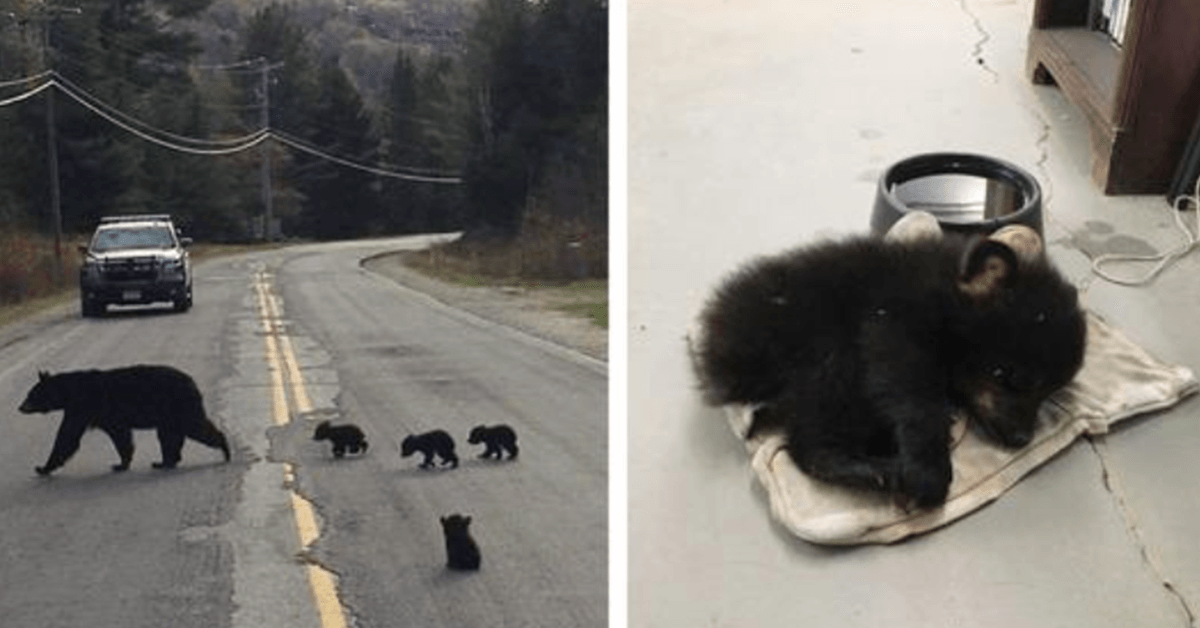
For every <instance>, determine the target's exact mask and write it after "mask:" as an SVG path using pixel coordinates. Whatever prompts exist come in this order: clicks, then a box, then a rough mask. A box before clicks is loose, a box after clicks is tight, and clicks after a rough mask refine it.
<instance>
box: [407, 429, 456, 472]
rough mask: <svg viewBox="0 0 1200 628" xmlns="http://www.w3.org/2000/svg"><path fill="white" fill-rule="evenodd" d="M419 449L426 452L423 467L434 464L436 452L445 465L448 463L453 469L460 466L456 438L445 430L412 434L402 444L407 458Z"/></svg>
mask: <svg viewBox="0 0 1200 628" xmlns="http://www.w3.org/2000/svg"><path fill="white" fill-rule="evenodd" d="M418 451H419V452H421V453H422V454H425V460H424V462H422V463H421V468H422V469H428V468H429V467H432V466H433V456H434V455H435V454H436V455H437V456H438V457H440V458H441V459H442V465H443V466H445V465H447V464H448V465H450V468H452V469H453V468H457V467H458V456H456V455H455V454H454V439H453V438H451V437H450V435H449V434H447V433H446V432H445V430H433V431H430V432H425V433H424V434H410V435H409V436H408V437H406V438H405V439H404V442H403V443H401V444H400V456H401V457H404V458H407V457H409V456H411V455H413V454H414V453H416V452H418Z"/></svg>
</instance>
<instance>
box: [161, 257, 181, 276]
mask: <svg viewBox="0 0 1200 628" xmlns="http://www.w3.org/2000/svg"><path fill="white" fill-rule="evenodd" d="M159 271H160V272H161V273H162V274H163V275H167V276H171V277H178V276H181V275H183V260H178V259H169V260H164V261H163V263H162V266H160V267H159Z"/></svg>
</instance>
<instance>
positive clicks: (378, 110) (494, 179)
mask: <svg viewBox="0 0 1200 628" xmlns="http://www.w3.org/2000/svg"><path fill="white" fill-rule="evenodd" d="M59 2H61V4H60V3H59ZM607 29H608V24H607V3H606V2H604V1H603V0H542V1H540V2H527V1H526V0H445V1H434V0H408V1H396V0H387V1H384V0H296V1H293V2H287V3H280V2H264V1H261V0H156V1H154V2H150V1H148V0H71V2H70V3H69V4H68V3H67V0H55V2H53V3H47V4H40V5H37V4H33V3H30V2H27V1H25V0H0V105H3V106H0V143H2V144H3V146H4V147H5V149H4V150H3V151H0V221H2V222H3V224H5V225H8V226H10V227H11V226H22V227H25V228H34V229H37V230H39V231H42V232H48V231H52V226H53V225H52V224H51V219H50V212H49V211H48V208H49V207H50V204H51V197H50V194H51V193H50V189H51V186H50V183H49V181H50V175H49V173H50V168H51V166H50V160H49V159H48V153H47V146H48V132H49V131H50V130H51V126H50V123H49V122H48V120H47V111H48V107H49V106H50V104H51V103H49V102H48V101H49V100H50V99H51V98H52V99H53V109H52V115H51V117H50V120H52V121H53V131H54V132H55V134H56V136H57V138H56V142H55V145H56V147H57V153H58V155H57V167H58V171H59V177H58V178H59V181H60V183H61V209H62V222H63V228H64V229H65V230H66V231H67V232H87V231H89V230H90V229H91V227H92V226H93V225H94V224H95V222H96V220H97V219H98V218H99V216H101V215H105V214H114V213H125V212H130V213H132V212H168V213H171V214H174V215H175V216H176V217H177V218H178V219H179V221H180V222H181V223H182V224H183V225H184V226H185V228H186V229H187V230H188V231H190V233H191V234H192V235H193V236H195V237H197V238H201V239H213V240H246V239H253V238H255V237H257V236H259V235H260V234H261V233H262V225H263V217H264V214H265V213H266V209H267V203H266V201H267V200H268V197H267V196H266V195H265V194H264V190H269V200H270V208H271V215H272V216H274V217H275V218H276V219H277V220H278V221H279V224H280V225H281V226H282V230H283V233H284V234H285V235H289V236H301V237H313V238H347V237H358V236H364V235H378V234H390V233H407V232H417V231H437V230H451V229H466V230H467V231H468V233H469V234H472V235H481V234H483V235H488V236H492V237H495V238H500V239H504V238H511V237H515V236H517V235H518V234H519V233H521V231H522V229H523V228H526V229H528V228H530V226H531V225H545V224H552V225H555V226H556V227H557V228H558V229H559V231H561V232H562V233H565V234H567V235H566V236H564V237H571V238H583V237H585V236H586V235H587V234H593V235H594V234H597V233H603V232H604V231H605V230H606V226H607V117H608V116H607V98H608V95H607V75H608V67H607V56H608V48H607ZM47 72H53V74H47ZM23 79H28V80H23ZM50 80H53V81H55V85H54V86H52V87H50V88H47V89H44V90H43V91H41V92H38V93H36V94H35V95H32V96H31V97H28V98H23V97H24V96H27V95H29V94H30V92H31V90H34V89H37V88H38V87H41V86H44V85H45V83H46V81H50ZM264 86H265V90H264ZM51 94H53V96H51ZM22 98H23V99H22ZM120 122H123V123H124V125H123V126H124V128H122V126H118V123H120ZM264 124H265V125H266V126H265V127H264ZM264 128H266V129H267V130H269V135H268V136H267V137H266V138H265V139H264V138H262V137H260V136H259V135H258V134H260V133H262V131H263V129H264ZM265 158H269V160H268V163H269V173H270V175H269V179H267V178H266V177H264V172H266V171H264V167H263V163H264V159H265ZM268 181H269V186H268V185H266V184H265V183H266V182H268ZM564 225H565V226H566V227H565V230H564V229H563V226H564Z"/></svg>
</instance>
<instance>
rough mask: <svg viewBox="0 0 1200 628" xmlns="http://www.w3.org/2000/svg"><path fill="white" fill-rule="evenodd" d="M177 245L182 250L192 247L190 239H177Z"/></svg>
mask: <svg viewBox="0 0 1200 628" xmlns="http://www.w3.org/2000/svg"><path fill="white" fill-rule="evenodd" d="M179 245H180V246H182V247H184V248H187V247H189V246H191V245H192V239H191V238H179Z"/></svg>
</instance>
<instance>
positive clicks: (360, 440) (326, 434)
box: [313, 421, 367, 458]
mask: <svg viewBox="0 0 1200 628" xmlns="http://www.w3.org/2000/svg"><path fill="white" fill-rule="evenodd" d="M313 440H327V441H331V442H332V443H333V457H334V458H341V457H342V456H343V455H345V454H346V452H347V451H348V452H350V453H352V454H356V453H358V452H360V451H361V452H363V453H366V452H367V438H366V436H365V435H364V434H363V431H362V430H361V429H359V428H358V426H357V425H353V424H350V423H347V424H346V425H333V424H331V423H330V422H329V421H321V422H320V423H318V424H317V429H316V430H315V431H314V432H313Z"/></svg>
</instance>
